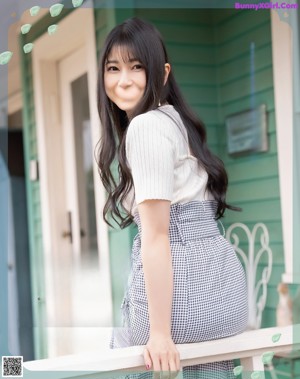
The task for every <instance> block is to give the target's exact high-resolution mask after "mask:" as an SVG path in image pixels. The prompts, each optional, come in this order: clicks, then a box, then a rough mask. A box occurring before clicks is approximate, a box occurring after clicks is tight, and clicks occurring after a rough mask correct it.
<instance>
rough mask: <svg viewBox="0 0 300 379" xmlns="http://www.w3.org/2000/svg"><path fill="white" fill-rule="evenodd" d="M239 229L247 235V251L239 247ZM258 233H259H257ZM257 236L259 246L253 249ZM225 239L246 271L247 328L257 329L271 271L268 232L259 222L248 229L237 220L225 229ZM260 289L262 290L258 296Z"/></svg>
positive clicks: (271, 258)
mask: <svg viewBox="0 0 300 379" xmlns="http://www.w3.org/2000/svg"><path fill="white" fill-rule="evenodd" d="M238 229H240V232H239V235H240V233H241V232H244V233H245V234H246V237H247V245H248V251H247V253H248V254H246V252H245V251H244V250H243V249H242V248H241V247H240V238H239V235H238V234H237V230H238ZM259 234H260V235H259ZM258 238H259V242H260V246H259V247H258V249H257V251H255V242H256V239H258ZM226 239H227V240H228V241H229V242H230V243H231V244H232V245H233V248H234V250H235V251H236V253H237V254H239V255H240V257H241V259H242V261H243V263H244V267H245V272H246V277H247V285H248V300H249V319H248V328H247V330H250V329H259V328H260V327H261V319H262V312H263V310H264V308H265V305H266V301H267V284H268V282H269V280H270V276H271V272H272V262H273V255H272V250H271V248H270V246H269V232H268V229H267V227H266V225H265V224H263V223H261V222H259V223H257V224H255V225H254V227H253V230H252V231H250V229H249V228H248V226H247V225H245V224H243V223H240V222H237V223H234V224H232V225H230V227H229V228H228V229H227V232H226ZM263 253H265V254H266V257H267V263H266V267H264V269H263V271H262V275H261V277H260V278H258V280H257V279H256V276H257V267H258V264H259V262H260V259H261V257H262V255H263ZM260 289H261V290H262V292H261V295H260V296H259V293H260Z"/></svg>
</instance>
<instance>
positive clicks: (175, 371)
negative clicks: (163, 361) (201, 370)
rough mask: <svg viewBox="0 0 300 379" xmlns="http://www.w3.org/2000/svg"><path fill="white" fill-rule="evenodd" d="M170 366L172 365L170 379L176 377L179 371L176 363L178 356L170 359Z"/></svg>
mask: <svg viewBox="0 0 300 379" xmlns="http://www.w3.org/2000/svg"><path fill="white" fill-rule="evenodd" d="M169 367H170V379H175V378H176V377H177V375H178V372H179V370H178V369H177V365H176V357H174V358H173V359H170V362H169Z"/></svg>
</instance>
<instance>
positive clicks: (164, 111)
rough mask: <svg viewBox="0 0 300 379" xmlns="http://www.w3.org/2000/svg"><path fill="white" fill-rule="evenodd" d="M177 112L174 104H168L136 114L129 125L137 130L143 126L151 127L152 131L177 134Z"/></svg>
mask: <svg viewBox="0 0 300 379" xmlns="http://www.w3.org/2000/svg"><path fill="white" fill-rule="evenodd" d="M176 114H177V112H176V111H175V109H174V107H173V105H170V104H166V105H162V106H160V107H158V108H156V109H153V110H150V111H148V112H146V113H142V114H139V115H137V116H135V117H134V118H133V119H132V120H131V122H130V124H129V126H128V132H129V130H132V131H133V130H137V129H139V130H140V131H142V130H141V129H143V128H147V129H148V128H149V129H151V132H152V133H164V132H167V133H168V134H176V128H175V126H176V125H175V124H176Z"/></svg>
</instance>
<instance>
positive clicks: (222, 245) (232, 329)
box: [110, 200, 248, 379]
mask: <svg viewBox="0 0 300 379" xmlns="http://www.w3.org/2000/svg"><path fill="white" fill-rule="evenodd" d="M216 209H217V202H216V201H215V200H205V201H190V202H188V203H184V204H179V203H176V204H171V210H170V227H169V239H170V247H171V253H172V264H173V283H174V285H173V303H172V324H171V325H172V326H171V332H172V338H173V341H174V343H175V344H183V343H192V342H201V341H207V340H214V339H219V338H224V337H228V336H232V335H235V334H238V333H241V332H243V331H244V330H245V329H246V326H247V320H248V299H247V284H246V277H245V272H244V269H243V266H242V265H241V262H240V261H239V259H238V257H237V255H236V253H235V251H234V249H233V247H232V246H231V244H230V243H229V242H228V241H227V240H226V239H225V238H224V236H223V235H222V234H223V233H222V234H221V233H220V230H219V228H218V222H217V221H216V220H215V212H216ZM134 220H135V222H136V224H137V226H138V234H137V235H136V236H135V238H134V240H133V247H132V254H131V272H130V276H129V280H128V284H127V290H126V292H125V296H124V299H123V302H122V306H121V307H122V315H123V327H122V328H115V329H114V331H113V334H112V338H111V342H110V348H112V349H114V348H121V347H127V346H134V345H145V344H146V343H147V341H148V338H149V317H148V304H147V296H146V292H145V283H144V274H143V268H142V262H141V238H140V235H141V222H140V218H139V214H138V213H136V214H135V216H134ZM233 369H234V365H233V361H232V360H230V361H222V362H213V363H207V364H201V365H194V366H186V367H184V368H183V377H184V379H223V378H226V379H227V378H230V379H231V378H234V375H233ZM126 378H139V379H144V378H152V373H151V372H146V370H145V373H139V374H130V375H127V376H126Z"/></svg>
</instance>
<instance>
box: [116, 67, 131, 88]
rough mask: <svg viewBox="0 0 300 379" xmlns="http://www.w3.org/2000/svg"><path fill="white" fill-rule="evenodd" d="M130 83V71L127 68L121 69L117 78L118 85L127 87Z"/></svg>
mask: <svg viewBox="0 0 300 379" xmlns="http://www.w3.org/2000/svg"><path fill="white" fill-rule="evenodd" d="M130 84H132V80H131V77H130V73H129V72H128V71H127V70H123V71H121V74H120V78H119V85H120V86H121V87H127V86H129V85H130Z"/></svg>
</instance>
